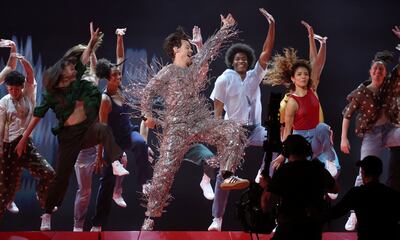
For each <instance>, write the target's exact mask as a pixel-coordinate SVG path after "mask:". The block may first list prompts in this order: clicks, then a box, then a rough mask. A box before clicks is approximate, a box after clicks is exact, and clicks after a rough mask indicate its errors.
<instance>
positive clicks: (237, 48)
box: [225, 43, 256, 69]
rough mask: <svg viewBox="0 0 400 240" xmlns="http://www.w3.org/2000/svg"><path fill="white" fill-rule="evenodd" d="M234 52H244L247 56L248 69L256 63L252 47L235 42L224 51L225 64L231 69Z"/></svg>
mask: <svg viewBox="0 0 400 240" xmlns="http://www.w3.org/2000/svg"><path fill="white" fill-rule="evenodd" d="M236 53H244V54H246V56H247V62H248V64H249V65H248V66H249V69H250V68H253V67H254V65H255V63H256V55H255V54H254V50H253V48H251V47H250V46H249V45H247V44H244V43H235V44H233V45H232V46H230V47H229V48H228V50H227V51H226V53H225V64H226V66H227V67H228V68H230V69H233V59H234V58H235V55H236Z"/></svg>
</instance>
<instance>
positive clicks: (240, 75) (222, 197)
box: [208, 8, 275, 231]
mask: <svg viewBox="0 0 400 240" xmlns="http://www.w3.org/2000/svg"><path fill="white" fill-rule="evenodd" d="M260 12H261V14H262V15H263V16H264V17H265V18H266V19H267V21H268V24H269V29H268V35H267V37H266V38H265V40H264V44H263V49H262V52H261V54H260V56H259V57H258V59H256V57H255V54H254V50H253V49H252V48H251V47H250V46H249V45H247V44H242V43H237V44H233V45H232V46H230V47H229V49H228V50H227V52H226V54H225V63H226V65H227V67H228V69H227V70H225V71H224V72H223V73H222V74H221V75H220V76H219V77H218V78H217V80H216V82H215V87H214V89H213V91H212V93H211V96H210V98H211V99H212V100H213V101H214V111H215V117H216V118H217V119H225V120H231V121H235V122H237V123H238V124H240V125H241V126H242V127H243V128H244V129H246V130H247V136H248V144H247V146H263V144H264V141H265V140H266V135H267V132H266V130H265V128H264V127H263V126H261V110H262V107H261V90H260V83H261V81H262V79H263V78H264V76H265V74H266V70H267V64H268V61H269V60H270V58H271V55H272V48H273V46H274V41H275V20H274V18H273V17H272V15H271V14H269V13H268V12H267V11H266V10H265V9H263V8H261V9H260ZM224 110H225V116H224V117H223V116H222V113H223V111H224ZM231 175H233V173H231ZM228 177H229V176H227V174H226V173H225V176H224V175H223V174H222V173H221V172H220V173H219V174H218V175H217V181H216V183H215V198H214V202H213V206H212V216H213V221H212V223H211V225H210V226H209V228H208V230H209V231H221V225H222V218H223V216H224V213H225V208H226V205H227V202H228V197H229V191H228V190H229V189H230V188H232V187H231V185H235V184H236V181H235V178H228ZM224 179H225V180H224Z"/></svg>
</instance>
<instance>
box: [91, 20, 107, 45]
mask: <svg viewBox="0 0 400 240" xmlns="http://www.w3.org/2000/svg"><path fill="white" fill-rule="evenodd" d="M89 28H90V41H89V43H91V46H92V47H93V46H94V45H95V44H96V43H97V42H98V41H99V40H100V41H101V39H102V38H103V35H104V34H103V33H102V32H100V29H99V28H96V31H94V30H93V22H90V24H89Z"/></svg>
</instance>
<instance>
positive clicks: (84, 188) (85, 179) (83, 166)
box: [74, 147, 123, 228]
mask: <svg viewBox="0 0 400 240" xmlns="http://www.w3.org/2000/svg"><path fill="white" fill-rule="evenodd" d="M96 156H97V148H96V147H90V148H86V149H82V150H81V151H80V152H79V155H78V158H77V160H76V163H75V174H76V180H77V182H78V190H77V191H76V196H75V208H74V227H76V228H83V225H84V223H85V218H86V214H87V209H88V205H89V202H90V194H91V192H92V174H93V171H94V164H95V161H96ZM122 180H123V177H117V180H116V184H115V188H114V192H117V193H122Z"/></svg>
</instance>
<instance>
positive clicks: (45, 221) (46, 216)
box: [40, 213, 51, 231]
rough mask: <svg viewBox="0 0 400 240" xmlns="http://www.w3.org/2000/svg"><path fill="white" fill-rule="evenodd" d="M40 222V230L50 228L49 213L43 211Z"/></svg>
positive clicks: (48, 229)
mask: <svg viewBox="0 0 400 240" xmlns="http://www.w3.org/2000/svg"><path fill="white" fill-rule="evenodd" d="M41 218H42V224H41V225H40V231H50V230H51V214H48V213H45V214H43V215H42V216H41Z"/></svg>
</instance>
